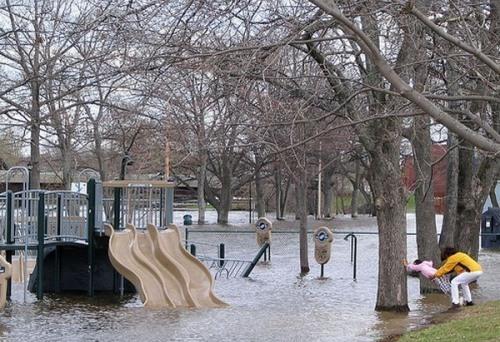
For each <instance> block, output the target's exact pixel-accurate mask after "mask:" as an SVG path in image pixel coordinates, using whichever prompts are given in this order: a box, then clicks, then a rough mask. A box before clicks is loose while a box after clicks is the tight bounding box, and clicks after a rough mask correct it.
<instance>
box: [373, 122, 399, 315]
mask: <svg viewBox="0 0 500 342" xmlns="http://www.w3.org/2000/svg"><path fill="white" fill-rule="evenodd" d="M399 125H400V122H399V121H398V120H394V122H391V120H383V121H382V120H381V121H380V122H379V123H378V124H373V126H372V127H371V130H370V132H371V137H372V138H373V137H377V141H375V146H373V147H372V148H368V147H370V146H367V150H368V152H369V153H370V157H371V158H370V159H371V162H370V168H369V177H370V183H371V184H372V187H373V191H374V197H375V208H376V210H377V224H378V229H379V263H378V270H379V271H378V272H379V274H378V291H377V303H376V306H375V310H377V311H399V312H406V311H409V308H408V292H407V279H406V272H405V269H404V267H402V266H401V260H402V257H401V256H404V255H406V249H407V246H406V216H405V211H406V210H405V209H406V202H405V190H404V187H403V183H402V178H401V172H400V168H399V148H400V133H398V132H399V131H400V126H399Z"/></svg>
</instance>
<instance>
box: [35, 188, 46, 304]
mask: <svg viewBox="0 0 500 342" xmlns="http://www.w3.org/2000/svg"><path fill="white" fill-rule="evenodd" d="M37 225H38V232H37V238H38V246H37V255H36V259H37V260H36V266H37V270H38V273H37V282H38V283H37V287H36V298H37V299H43V257H44V255H43V254H44V242H45V193H43V192H40V193H39V194H38V222H37Z"/></svg>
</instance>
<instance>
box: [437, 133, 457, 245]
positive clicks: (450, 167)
mask: <svg viewBox="0 0 500 342" xmlns="http://www.w3.org/2000/svg"><path fill="white" fill-rule="evenodd" d="M456 143H457V137H456V135H455V134H454V133H452V132H448V143H447V145H448V155H447V162H448V164H447V174H446V208H445V212H444V216H443V225H442V227H441V235H440V236H439V247H440V248H441V249H444V248H445V247H447V246H455V237H456V224H457V198H458V168H459V166H458V165H459V157H458V152H459V149H458V148H453V149H451V150H450V148H452V146H454V145H455V144H456Z"/></svg>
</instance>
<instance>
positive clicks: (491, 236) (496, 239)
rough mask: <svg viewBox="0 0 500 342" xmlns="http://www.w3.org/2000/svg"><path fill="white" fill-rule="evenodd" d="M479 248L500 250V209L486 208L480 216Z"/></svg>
mask: <svg viewBox="0 0 500 342" xmlns="http://www.w3.org/2000/svg"><path fill="white" fill-rule="evenodd" d="M481 247H482V248H500V208H491V207H490V208H488V210H486V211H485V212H484V213H483V214H482V215H481Z"/></svg>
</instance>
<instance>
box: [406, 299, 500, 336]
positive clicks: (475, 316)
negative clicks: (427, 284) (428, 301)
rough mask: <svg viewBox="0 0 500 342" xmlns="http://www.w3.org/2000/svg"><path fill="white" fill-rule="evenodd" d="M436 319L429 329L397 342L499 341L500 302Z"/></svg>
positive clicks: (414, 332)
mask: <svg viewBox="0 0 500 342" xmlns="http://www.w3.org/2000/svg"><path fill="white" fill-rule="evenodd" d="M441 316H442V317H438V318H437V320H438V322H442V323H438V324H435V325H433V326H431V327H429V328H425V329H422V330H417V331H413V332H410V333H407V334H405V335H403V336H402V337H401V338H400V339H399V340H398V341H399V342H409V341H412V342H413V341H422V342H424V341H429V342H431V341H432V342H434V341H453V342H455V341H464V342H465V341H466V342H476V341H499V340H500V301H495V302H489V303H486V304H483V305H476V306H473V307H467V308H463V309H461V310H460V311H458V312H456V313H447V314H443V315H441Z"/></svg>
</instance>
